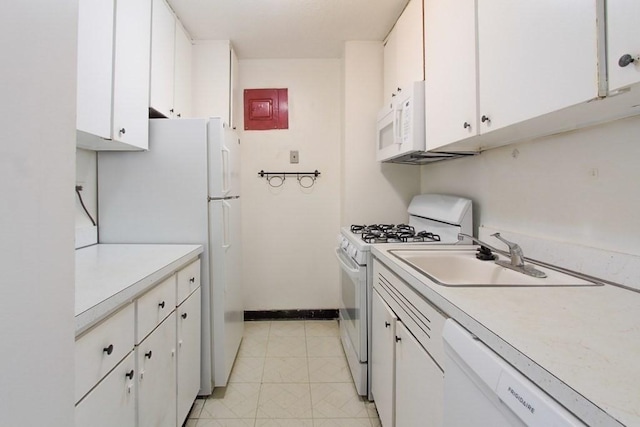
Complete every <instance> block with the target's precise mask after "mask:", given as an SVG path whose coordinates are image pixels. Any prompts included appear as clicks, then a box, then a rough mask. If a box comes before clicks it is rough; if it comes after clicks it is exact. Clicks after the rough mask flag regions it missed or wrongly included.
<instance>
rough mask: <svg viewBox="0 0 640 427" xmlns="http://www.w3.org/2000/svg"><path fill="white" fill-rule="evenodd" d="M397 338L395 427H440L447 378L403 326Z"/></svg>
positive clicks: (399, 326)
mask: <svg viewBox="0 0 640 427" xmlns="http://www.w3.org/2000/svg"><path fill="white" fill-rule="evenodd" d="M396 336H397V337H398V338H399V340H397V341H396V426H397V427H413V426H418V425H419V426H424V427H440V426H442V420H443V407H444V398H443V394H444V375H443V373H442V371H441V370H440V368H439V367H438V365H436V363H435V362H434V361H433V360H432V359H431V357H429V354H428V353H427V352H426V351H425V350H424V349H423V348H422V346H421V345H420V344H419V343H418V341H417V340H416V339H415V337H414V336H413V335H412V334H411V332H409V330H408V329H407V328H406V327H405V326H404V325H403V324H402V322H398V323H397V324H396Z"/></svg>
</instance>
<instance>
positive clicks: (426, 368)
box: [371, 261, 446, 427]
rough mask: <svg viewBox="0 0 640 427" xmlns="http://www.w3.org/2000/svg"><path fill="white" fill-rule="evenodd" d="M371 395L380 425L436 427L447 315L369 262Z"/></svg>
mask: <svg viewBox="0 0 640 427" xmlns="http://www.w3.org/2000/svg"><path fill="white" fill-rule="evenodd" d="M373 271H374V273H373V274H374V284H373V287H374V292H373V297H372V311H371V323H372V326H371V335H372V338H371V339H372V352H371V394H372V395H373V399H374V401H375V403H376V408H377V409H378V414H379V416H380V421H381V423H382V426H383V427H394V426H395V427H414V426H418V425H419V426H423V427H440V426H442V420H443V407H444V400H443V398H444V373H443V370H442V368H441V366H443V361H442V360H441V359H442V358H443V357H444V356H443V352H442V327H443V325H444V321H445V320H446V317H445V316H444V315H443V314H442V313H440V312H439V311H438V310H437V309H435V307H433V306H432V305H430V303H429V302H427V301H426V300H425V299H424V298H423V297H422V296H420V295H418V294H417V293H416V292H415V291H413V290H412V289H411V288H410V287H409V286H408V285H407V284H406V283H404V282H403V281H402V280H400V279H399V278H398V277H396V276H395V275H394V274H393V273H392V272H391V271H389V270H388V269H387V268H386V267H384V266H383V265H382V264H380V263H379V262H378V261H374V269H373Z"/></svg>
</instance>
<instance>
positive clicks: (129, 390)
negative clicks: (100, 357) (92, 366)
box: [75, 351, 136, 427]
mask: <svg viewBox="0 0 640 427" xmlns="http://www.w3.org/2000/svg"><path fill="white" fill-rule="evenodd" d="M134 366H135V358H134V353H133V351H132V352H130V353H129V356H127V357H126V358H125V359H124V360H123V361H122V362H120V364H119V365H118V366H116V367H115V368H114V370H113V371H111V373H109V375H107V376H106V377H105V378H104V380H102V382H101V383H100V384H98V386H97V387H96V388H94V389H93V390H92V391H91V392H90V393H89V394H88V395H87V396H85V398H84V399H82V401H80V402H79V403H78V404H77V405H76V410H75V426H76V427H113V426H118V427H134V426H135V425H136V406H135V402H136V400H135V392H136V389H135V387H136V382H135V380H134V378H135V370H134Z"/></svg>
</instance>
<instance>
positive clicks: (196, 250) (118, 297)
mask: <svg viewBox="0 0 640 427" xmlns="http://www.w3.org/2000/svg"><path fill="white" fill-rule="evenodd" d="M158 246H161V245H158ZM185 246H186V245H185ZM188 246H192V247H193V249H192V250H190V251H189V252H187V253H186V254H184V255H183V256H180V257H179V258H177V259H175V260H174V261H172V262H170V263H169V264H167V265H165V266H164V267H162V268H160V269H158V270H156V271H153V272H151V273H150V274H149V275H147V276H145V277H143V278H141V279H140V280H138V281H137V282H135V283H130V284H122V288H121V290H120V291H118V292H116V293H114V294H113V295H112V296H111V297H109V298H107V299H105V300H103V301H101V302H100V303H98V304H96V305H94V306H92V307H91V308H89V309H87V310H85V311H83V312H82V313H79V314H77V315H76V316H75V324H76V328H75V337H76V339H77V338H78V337H80V336H81V335H82V334H83V333H85V332H86V331H88V330H89V329H91V328H92V327H93V326H95V325H96V324H98V323H99V322H101V321H102V320H104V319H106V318H108V317H109V316H111V315H112V314H114V313H115V312H117V311H118V310H120V309H121V308H123V307H124V306H125V305H127V304H129V303H131V302H133V301H134V300H135V299H136V298H137V297H138V296H140V295H142V294H143V293H145V292H146V291H148V290H149V289H150V288H151V287H152V286H153V285H155V284H157V283H159V282H160V281H162V280H163V279H165V278H166V277H169V276H170V275H172V274H174V273H175V272H177V271H178V270H180V269H181V268H182V267H184V266H186V265H187V264H189V263H191V262H193V261H195V260H196V259H197V258H198V257H199V256H200V254H201V253H202V252H203V251H204V248H203V247H202V246H201V245H188Z"/></svg>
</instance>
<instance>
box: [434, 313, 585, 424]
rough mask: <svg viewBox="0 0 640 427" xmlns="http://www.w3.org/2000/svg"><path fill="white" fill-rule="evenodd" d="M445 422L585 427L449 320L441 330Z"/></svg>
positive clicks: (487, 348)
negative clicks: (443, 361) (443, 356)
mask: <svg viewBox="0 0 640 427" xmlns="http://www.w3.org/2000/svg"><path fill="white" fill-rule="evenodd" d="M443 338H444V351H445V369H444V372H445V374H444V426H445V427H468V426H474V425H476V426H492V427H502V426H530V427H550V426H557V427H565V426H585V424H583V423H582V422H581V421H580V420H578V419H577V418H576V417H575V416H573V415H572V414H571V413H570V412H568V411H567V410H566V409H565V408H564V407H562V406H561V405H560V404H558V403H557V402H556V401H555V400H553V399H552V398H551V397H550V396H549V395H547V394H546V393H545V392H544V391H543V390H542V389H540V388H539V387H538V386H536V385H535V384H534V383H532V382H531V381H530V380H529V379H527V378H526V377H525V376H523V375H522V374H521V373H520V372H518V371H517V370H516V369H514V368H513V367H512V366H511V365H509V364H508V363H507V362H506V361H505V360H504V359H502V358H501V357H500V356H498V355H497V354H496V353H495V352H493V351H492V350H491V349H489V347H487V346H486V345H485V344H483V343H482V342H481V341H480V340H478V339H477V338H476V337H474V336H473V335H471V334H470V333H469V332H468V331H467V330H466V329H464V328H462V327H461V326H460V325H459V324H458V323H456V322H455V321H453V320H452V319H447V321H446V322H445V326H444V331H443Z"/></svg>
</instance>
